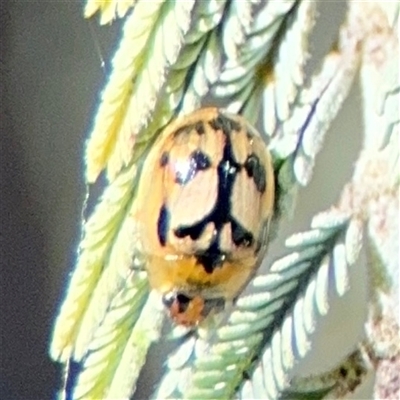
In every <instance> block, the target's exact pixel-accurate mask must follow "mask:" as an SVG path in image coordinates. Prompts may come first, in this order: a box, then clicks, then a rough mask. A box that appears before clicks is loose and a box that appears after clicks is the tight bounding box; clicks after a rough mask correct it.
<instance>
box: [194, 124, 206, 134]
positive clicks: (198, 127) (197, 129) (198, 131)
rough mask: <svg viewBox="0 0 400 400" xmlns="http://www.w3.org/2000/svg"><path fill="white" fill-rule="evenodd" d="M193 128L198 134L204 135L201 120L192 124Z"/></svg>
mask: <svg viewBox="0 0 400 400" xmlns="http://www.w3.org/2000/svg"><path fill="white" fill-rule="evenodd" d="M194 129H195V130H196V132H197V133H198V134H199V135H204V132H205V130H204V124H203V122H201V121H199V122H196V123H195V124H194Z"/></svg>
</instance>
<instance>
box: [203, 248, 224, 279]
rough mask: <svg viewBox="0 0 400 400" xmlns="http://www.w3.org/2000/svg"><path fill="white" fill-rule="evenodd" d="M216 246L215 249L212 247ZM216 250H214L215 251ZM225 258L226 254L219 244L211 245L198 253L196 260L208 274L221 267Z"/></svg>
mask: <svg viewBox="0 0 400 400" xmlns="http://www.w3.org/2000/svg"><path fill="white" fill-rule="evenodd" d="M212 247H214V249H212ZM213 250H214V251H213ZM224 259H225V255H224V254H223V253H221V251H220V250H219V249H218V246H216V245H214V246H211V248H210V249H208V250H206V251H205V252H202V253H198V254H196V260H197V262H198V263H199V264H201V265H202V266H203V267H204V270H205V271H206V272H207V274H212V273H213V271H214V270H215V269H216V268H218V267H220V266H221V265H222V263H223V261H224Z"/></svg>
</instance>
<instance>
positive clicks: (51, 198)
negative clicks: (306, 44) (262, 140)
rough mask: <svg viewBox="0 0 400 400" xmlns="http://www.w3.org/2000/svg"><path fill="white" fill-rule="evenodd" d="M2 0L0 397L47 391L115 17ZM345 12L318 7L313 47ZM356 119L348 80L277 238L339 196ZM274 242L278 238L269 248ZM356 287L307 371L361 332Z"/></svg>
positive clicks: (51, 387) (53, 381)
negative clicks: (94, 17)
mask: <svg viewBox="0 0 400 400" xmlns="http://www.w3.org/2000/svg"><path fill="white" fill-rule="evenodd" d="M0 1H3V2H2V3H0V38H1V39H0V40H1V42H0V71H1V75H0V76H1V79H0V85H1V86H0V108H1V109H0V129H1V133H0V184H1V188H0V335H1V336H0V399H32V400H34V399H50V398H53V397H54V393H55V390H56V388H57V386H58V384H59V380H60V376H59V372H60V371H59V369H58V367H57V365H55V364H54V363H52V362H51V361H50V359H49V357H48V354H47V349H48V343H49V337H50V334H51V326H52V322H53V319H54V317H55V315H56V312H57V309H58V306H59V303H60V300H61V299H62V297H63V290H64V288H65V284H66V282H67V278H68V273H69V272H70V271H71V268H72V266H73V263H74V258H75V248H76V245H77V242H78V238H79V223H80V213H81V205H82V201H83V195H84V185H83V162H82V155H83V145H84V140H85V137H86V135H87V132H88V131H89V129H90V125H91V121H92V118H93V114H94V111H95V110H96V105H97V99H98V93H99V90H100V89H101V88H102V87H103V85H104V82H105V79H106V77H107V70H108V67H109V63H108V62H107V60H109V55H110V54H112V53H113V49H114V47H115V43H116V41H117V39H118V37H119V26H118V24H115V25H113V26H112V27H102V28H100V27H99V26H98V25H97V24H96V23H95V22H92V23H89V22H88V21H86V20H84V19H83V17H82V4H81V3H80V2H78V1H68V2H67V1H43V0H42V1H40V2H38V1H22V0H20V1H9V2H6V3H5V2H4V0H0ZM344 10H345V3H344V2H325V3H324V4H323V5H322V6H321V7H320V16H319V19H318V23H317V27H316V31H315V35H314V39H313V43H312V54H313V55H322V54H324V53H325V52H326V51H327V50H328V49H329V48H330V45H331V42H332V40H333V38H334V36H335V33H336V32H337V27H338V21H342V18H343V15H344ZM99 54H101V55H102V56H103V57H104V59H105V60H106V65H105V68H102V65H101V57H100V55H99ZM312 65H313V64H311V67H310V68H311V69H312ZM360 119H361V114H360V94H359V92H358V90H357V89H354V90H353V92H352V94H351V96H350V98H349V99H348V100H347V101H346V103H345V106H344V108H343V110H342V111H341V113H340V115H339V116H338V118H337V120H336V121H335V123H334V124H333V126H332V129H331V130H330V132H329V134H328V136H327V139H326V142H325V148H324V150H323V151H322V153H321V155H320V157H319V158H318V160H317V167H316V172H315V175H314V179H313V181H312V183H311V185H310V186H309V187H307V188H306V189H304V190H303V191H302V192H301V194H300V197H299V202H298V208H297V211H296V213H295V219H294V221H291V222H288V223H285V224H284V225H283V226H282V237H285V236H286V235H287V234H288V233H289V232H293V231H298V230H301V229H306V228H307V227H308V226H309V222H310V218H311V217H312V215H313V214H314V213H315V212H316V211H322V210H324V209H325V208H327V207H329V206H330V205H331V204H332V203H334V202H335V201H336V200H337V199H338V196H339V193H340V189H341V187H342V185H343V183H344V182H345V181H346V180H347V179H349V177H350V176H351V172H352V165H353V162H354V160H355V156H356V154H357V152H358V148H359V147H358V146H359V144H360V140H361V138H360V134H359V133H360ZM282 251H283V247H282V244H281V241H279V240H278V241H276V243H275V244H274V245H273V246H272V249H271V254H272V256H271V258H273V257H275V256H276V255H278V254H282ZM364 276H365V272H363V269H361V268H358V269H356V271H355V272H354V276H352V277H351V284H353V287H355V288H356V289H357V288H358V289H360V288H361V289H363V288H365V278H364ZM360 293H361V294H360ZM363 293H364V292H363V290H361V291H360V290H351V291H350V293H349V295H346V296H345V297H344V298H342V299H340V300H339V301H337V303H338V308H337V307H336V306H335V307H336V308H335V307H333V309H332V311H333V313H332V315H334V316H333V317H330V318H327V319H326V320H325V319H324V321H322V330H323V331H324V334H323V335H325V336H323V335H322V336H321V335H320V336H318V340H317V345H316V349H319V351H320V350H321V348H322V349H323V354H324V357H320V356H315V355H314V356H310V357H308V360H307V362H309V368H310V369H311V370H312V369H313V368H317V370H318V368H322V367H324V366H330V365H331V364H332V363H333V362H336V361H337V360H338V357H340V356H342V355H343V354H345V352H346V351H347V350H348V349H349V348H350V346H351V344H352V343H353V342H354V340H355V338H356V337H357V336H358V335H359V333H360V326H361V323H362V320H363V317H364V314H363V313H364V309H363V308H362V307H358V308H357V307H355V308H352V307H349V305H350V304H353V303H359V304H362V301H360V299H362V298H363V296H364V294H363ZM353 299H355V300H353ZM335 310H336V311H335ZM346 313H347V314H346ZM346 329H347V330H348V332H347V331H346ZM326 335H328V337H326ZM335 340H336V341H335ZM326 343H329V345H328V346H327V345H326ZM329 352H331V353H332V354H331V356H329ZM318 354H321V353H318ZM335 357H336V358H335ZM152 361H153V362H152V363H151V364H150V365H149V367H148V368H147V369H146V376H144V377H142V379H141V382H140V385H139V389H138V392H137V396H136V397H137V398H144V397H145V396H146V393H147V391H148V390H151V385H152V372H153V373H154V371H155V370H154V368H155V366H157V367H158V368H157V369H156V371H157V372H156V373H155V374H156V375H157V373H159V370H160V363H159V360H156V359H154V357H153V358H152ZM321 363H322V364H321ZM315 365H317V366H316V367H315ZM303 372H304V371H303Z"/></svg>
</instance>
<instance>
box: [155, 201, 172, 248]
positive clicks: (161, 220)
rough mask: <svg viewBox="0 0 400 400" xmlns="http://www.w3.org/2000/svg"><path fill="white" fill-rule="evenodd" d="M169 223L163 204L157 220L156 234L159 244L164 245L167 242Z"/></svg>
mask: <svg viewBox="0 0 400 400" xmlns="http://www.w3.org/2000/svg"><path fill="white" fill-rule="evenodd" d="M168 225H169V212H168V210H167V207H166V206H165V204H164V205H163V206H162V207H161V210H160V214H159V215H158V220H157V234H158V240H159V241H160V244H161V246H165V244H166V242H167V233H168Z"/></svg>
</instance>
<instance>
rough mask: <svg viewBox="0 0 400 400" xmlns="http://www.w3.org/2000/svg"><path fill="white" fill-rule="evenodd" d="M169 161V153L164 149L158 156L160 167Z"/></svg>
mask: <svg viewBox="0 0 400 400" xmlns="http://www.w3.org/2000/svg"><path fill="white" fill-rule="evenodd" d="M168 161H169V154H168V153H167V152H166V151H164V153H162V154H161V158H160V167H165V166H166V165H167V164H168Z"/></svg>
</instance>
